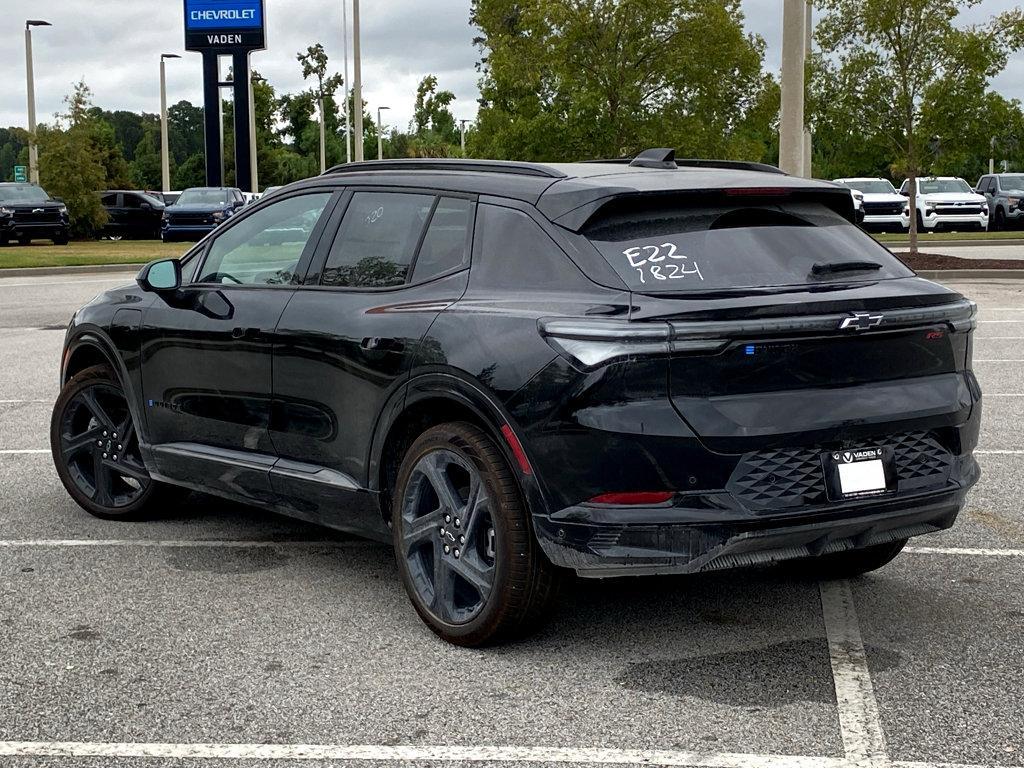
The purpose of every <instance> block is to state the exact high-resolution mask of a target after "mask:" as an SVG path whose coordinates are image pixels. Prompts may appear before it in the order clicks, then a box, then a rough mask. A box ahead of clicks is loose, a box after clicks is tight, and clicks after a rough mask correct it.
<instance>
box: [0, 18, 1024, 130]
mask: <svg viewBox="0 0 1024 769" xmlns="http://www.w3.org/2000/svg"><path fill="white" fill-rule="evenodd" d="M2 5H3V18H4V21H5V23H4V24H3V26H2V27H0V75H2V77H0V81H2V82H3V83H4V85H5V87H4V88H3V89H2V90H0V125H3V126H8V125H17V126H23V125H25V124H26V122H27V121H26V117H25V114H26V106H25V86H24V82H25V52H24V42H23V39H22V34H23V33H22V28H21V26H20V24H18V23H17V22H16V20H20V19H25V18H36V19H46V20H47V21H50V22H52V23H53V24H54V26H53V27H52V28H42V29H37V30H36V32H35V34H34V37H33V46H34V49H35V71H36V95H37V96H36V98H37V104H38V113H39V119H40V120H50V119H51V117H52V115H53V113H54V112H57V111H58V110H60V109H61V107H62V103H61V102H62V99H63V97H64V95H65V94H67V93H68V91H69V90H70V87H71V84H72V83H73V82H74V81H76V80H78V79H80V78H84V79H85V81H86V82H87V83H88V84H89V86H90V87H91V88H92V90H93V92H94V93H95V103H96V104H97V105H99V106H102V107H104V108H106V109H112V110H113V109H128V110H134V111H141V110H145V111H148V112H154V113H155V112H157V111H158V110H159V79H158V73H159V70H158V61H159V56H160V54H161V53H164V52H167V53H184V52H183V51H182V50H181V49H182V46H183V44H184V43H183V38H184V32H183V29H182V10H181V8H182V6H181V2H180V0H2ZM1015 5H1017V0H983V1H982V2H981V4H980V5H979V6H978V7H976V8H974V9H972V10H971V11H970V12H969V13H968V14H967V15H965V17H964V18H965V20H967V21H981V20H983V19H984V18H986V17H987V16H990V15H991V14H993V13H996V12H999V11H1002V10H1006V9H1009V8H1011V7H1014V6H1015ZM341 7H342V2H341V0H267V24H268V35H269V48H268V50H266V51H261V52H258V53H256V54H254V56H253V64H254V66H255V68H256V69H258V70H259V71H260V72H261V73H262V74H263V75H264V76H265V77H267V78H268V79H269V80H270V81H271V82H272V83H273V84H274V86H275V87H276V88H277V89H278V92H279V93H281V92H287V91H293V90H298V89H301V88H303V83H302V78H301V73H300V71H299V66H298V64H297V63H296V61H295V53H296V52H297V51H299V50H305V48H306V46H308V45H310V44H311V43H314V42H317V41H320V42H322V43H323V44H324V46H325V47H326V48H327V52H328V54H329V55H330V56H331V57H332V59H333V60H334V64H335V66H336V67H337V69H338V70H340V69H341V65H342V31H341V30H342V19H341ZM743 7H744V11H745V13H746V25H747V28H748V30H749V31H751V32H756V33H757V34H760V35H762V36H763V37H764V38H765V40H766V41H767V44H768V53H767V62H766V66H767V67H768V68H770V69H771V70H772V71H777V70H778V67H779V53H780V51H779V45H780V21H781V15H782V0H743ZM468 17H469V0H374V1H373V2H366V0H363V3H362V20H363V35H362V41H363V81H364V98H365V99H366V100H367V101H368V102H369V108H370V109H371V111H374V112H375V111H376V108H377V107H378V106H389V107H391V110H392V111H391V112H390V113H386V117H385V123H391V124H398V125H400V126H401V127H403V128H404V127H406V125H407V124H408V122H409V120H410V118H411V116H412V109H413V101H414V99H415V91H416V84H417V83H418V82H419V80H420V79H421V78H422V77H423V76H424V75H426V74H428V73H434V74H435V75H437V76H438V79H439V81H440V85H441V87H442V88H446V89H450V90H452V91H454V92H455V94H456V96H457V97H458V100H457V101H456V102H455V104H454V105H453V111H454V112H455V116H456V117H457V118H472V117H473V116H474V115H475V114H476V101H475V99H476V96H477V89H476V83H477V79H478V73H477V72H476V69H475V67H474V65H475V64H476V61H477V58H478V52H477V50H476V49H475V48H474V47H473V43H472V40H473V36H474V34H475V31H474V30H473V29H472V28H471V27H470V26H469V23H468ZM350 21H351V19H350ZM184 56H185V58H184V59H182V60H180V61H172V62H169V63H168V99H169V100H170V102H171V103H174V102H176V101H178V100H180V99H189V100H190V101H192V102H193V103H194V104H201V103H202V86H201V82H200V78H201V65H200V56H199V54H194V53H187V54H184ZM993 87H994V88H995V89H996V90H998V91H1000V92H1001V93H1003V94H1004V95H1006V96H1008V97H1011V98H1017V99H1022V100H1024V55H1020V54H1019V55H1017V56H1016V57H1015V58H1014V59H1013V61H1012V62H1011V65H1010V67H1009V68H1008V69H1007V71H1005V72H1004V73H1003V74H1002V75H1000V76H999V78H997V79H996V81H995V82H994V83H993ZM388 115H390V117H388Z"/></svg>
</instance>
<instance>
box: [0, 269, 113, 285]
mask: <svg viewBox="0 0 1024 769" xmlns="http://www.w3.org/2000/svg"><path fill="white" fill-rule="evenodd" d="M132 275H133V273H130V272H126V273H124V274H123V275H121V277H119V278H118V277H114V278H102V279H100V278H90V279H89V280H61V281H51V282H41V283H8V282H7V281H5V280H3V279H2V278H0V288H30V287H32V286H77V285H79V284H81V283H124V282H126V281H127V280H130V279H131V277H132Z"/></svg>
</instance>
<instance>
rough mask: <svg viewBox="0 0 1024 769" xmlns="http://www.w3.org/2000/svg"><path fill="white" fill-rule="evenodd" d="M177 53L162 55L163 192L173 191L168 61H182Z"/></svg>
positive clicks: (161, 157) (161, 134)
mask: <svg viewBox="0 0 1024 769" xmlns="http://www.w3.org/2000/svg"><path fill="white" fill-rule="evenodd" d="M180 58H181V57H180V56H179V55H178V54H176V53H163V54H160V172H161V179H162V182H163V187H162V188H161V191H162V192H170V191H171V140H170V136H169V135H168V132H167V64H166V61H167V59H180Z"/></svg>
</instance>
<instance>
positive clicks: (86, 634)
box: [66, 625, 103, 641]
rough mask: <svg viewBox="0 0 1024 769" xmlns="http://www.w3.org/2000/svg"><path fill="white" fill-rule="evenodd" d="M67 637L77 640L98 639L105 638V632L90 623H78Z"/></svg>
mask: <svg viewBox="0 0 1024 769" xmlns="http://www.w3.org/2000/svg"><path fill="white" fill-rule="evenodd" d="M66 637H67V638H71V639H73V640H75V641H98V640H100V639H101V638H103V634H102V633H100V632H99V631H98V630H93V629H92V628H91V627H89V626H88V625H78V626H77V627H73V628H71V632H70V633H68V634H67V636H66Z"/></svg>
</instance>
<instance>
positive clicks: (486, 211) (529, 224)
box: [472, 205, 583, 290]
mask: <svg viewBox="0 0 1024 769" xmlns="http://www.w3.org/2000/svg"><path fill="white" fill-rule="evenodd" d="M477 220H478V223H477V227H476V231H477V233H478V234H477V236H476V241H477V250H476V252H475V253H476V254H479V259H477V257H476V256H474V259H473V273H472V275H473V277H472V281H473V284H474V285H476V286H496V287H501V288H509V289H518V288H529V289H552V290H561V289H567V288H568V289H571V288H574V287H576V286H578V285H580V283H581V281H582V279H583V273H581V272H580V270H579V268H577V267H576V265H575V264H573V262H572V260H570V259H569V257H568V256H566V255H565V252H564V251H562V249H561V248H560V247H559V246H558V245H557V244H556V243H555V241H553V240H552V239H551V238H550V237H549V236H548V234H547V233H546V232H544V230H543V229H542V228H541V226H540V225H539V224H537V222H535V221H534V220H533V219H531V218H530V217H529V216H527V215H526V214H524V213H522V212H521V211H515V210H513V209H511V208H503V207H501V206H491V205H481V206H480V208H479V214H478V217H477Z"/></svg>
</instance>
